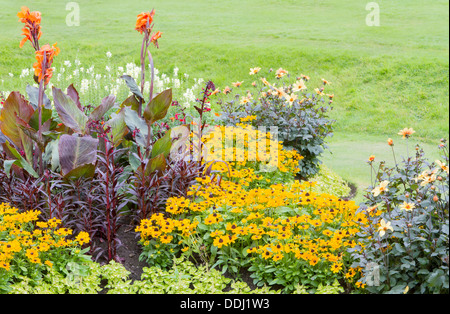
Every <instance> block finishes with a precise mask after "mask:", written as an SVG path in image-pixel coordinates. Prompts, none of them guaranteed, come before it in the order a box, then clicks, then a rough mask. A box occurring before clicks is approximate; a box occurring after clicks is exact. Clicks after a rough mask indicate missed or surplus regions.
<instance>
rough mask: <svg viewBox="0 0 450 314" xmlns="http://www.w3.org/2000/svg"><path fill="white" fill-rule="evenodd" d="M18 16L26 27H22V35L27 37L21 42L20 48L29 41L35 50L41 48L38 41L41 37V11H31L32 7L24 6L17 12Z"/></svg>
mask: <svg viewBox="0 0 450 314" xmlns="http://www.w3.org/2000/svg"><path fill="white" fill-rule="evenodd" d="M17 17H18V18H19V22H22V23H24V24H25V27H24V28H22V31H23V33H22V35H24V36H25V38H23V39H22V41H21V42H20V48H22V47H23V45H25V43H26V42H27V41H30V42H31V44H32V45H33V47H34V49H35V50H39V45H38V44H37V41H38V40H39V38H41V35H42V32H41V12H39V11H35V12H30V9H29V8H27V7H25V6H24V7H22V8H21V11H20V12H19V13H17Z"/></svg>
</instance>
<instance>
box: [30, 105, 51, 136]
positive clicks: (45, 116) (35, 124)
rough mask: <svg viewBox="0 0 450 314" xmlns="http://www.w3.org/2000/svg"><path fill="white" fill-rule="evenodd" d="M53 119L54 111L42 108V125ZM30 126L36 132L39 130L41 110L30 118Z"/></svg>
mask: <svg viewBox="0 0 450 314" xmlns="http://www.w3.org/2000/svg"><path fill="white" fill-rule="evenodd" d="M51 118H52V110H51V109H46V108H42V124H44V123H45V122H47V121H48V120H49V119H51ZM28 124H29V125H30V126H31V127H32V128H33V129H35V130H36V131H38V130H39V110H36V111H35V112H34V113H33V115H32V116H31V118H30V121H29V122H28Z"/></svg>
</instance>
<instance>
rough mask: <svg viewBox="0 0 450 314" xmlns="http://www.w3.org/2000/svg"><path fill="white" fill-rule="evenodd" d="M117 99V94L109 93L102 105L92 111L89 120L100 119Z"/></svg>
mask: <svg viewBox="0 0 450 314" xmlns="http://www.w3.org/2000/svg"><path fill="white" fill-rule="evenodd" d="M115 101H116V96H114V95H109V96H107V97H105V98H103V100H102V102H101V104H100V105H98V106H97V108H95V109H94V111H92V113H91V114H90V115H89V120H92V121H96V120H100V119H101V118H102V117H103V116H104V115H105V114H106V113H107V112H108V111H109V110H110V109H111V108H112V107H113V106H114V103H115Z"/></svg>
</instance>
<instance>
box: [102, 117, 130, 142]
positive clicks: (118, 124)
mask: <svg viewBox="0 0 450 314" xmlns="http://www.w3.org/2000/svg"><path fill="white" fill-rule="evenodd" d="M107 126H109V127H111V134H112V137H113V143H114V146H118V145H120V143H122V140H123V138H124V137H125V135H127V133H128V128H127V124H126V123H125V111H123V110H121V111H120V112H119V113H118V114H115V113H113V114H112V115H111V119H109V120H108V121H107V122H106V123H105V127H107Z"/></svg>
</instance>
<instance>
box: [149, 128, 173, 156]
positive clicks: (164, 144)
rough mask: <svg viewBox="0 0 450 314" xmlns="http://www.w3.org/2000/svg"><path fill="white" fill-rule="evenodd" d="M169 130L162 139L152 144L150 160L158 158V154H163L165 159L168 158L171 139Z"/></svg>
mask: <svg viewBox="0 0 450 314" xmlns="http://www.w3.org/2000/svg"><path fill="white" fill-rule="evenodd" d="M170 134H171V130H168V131H167V132H166V134H164V136H163V137H161V138H160V139H159V140H157V141H156V142H155V144H153V148H152V155H151V156H152V158H154V157H156V156H158V155H159V154H163V155H164V157H165V158H167V157H168V156H169V153H170V149H171V147H172V139H171V136H170Z"/></svg>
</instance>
